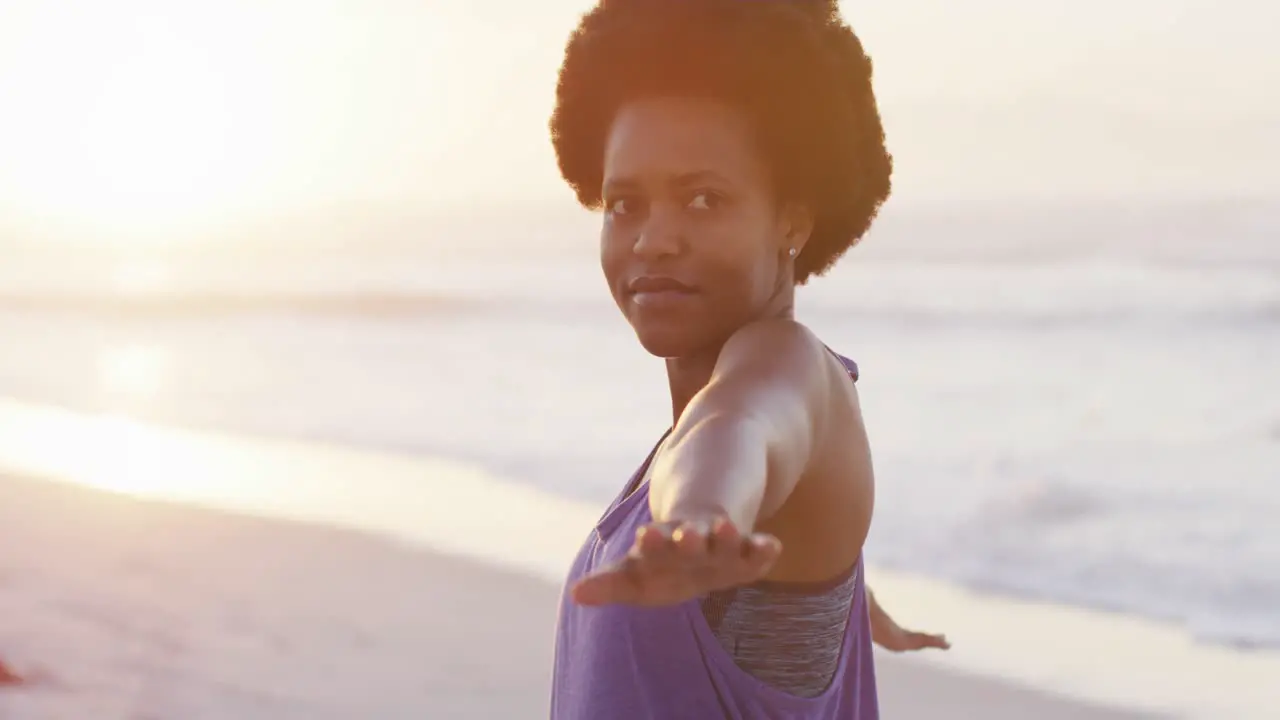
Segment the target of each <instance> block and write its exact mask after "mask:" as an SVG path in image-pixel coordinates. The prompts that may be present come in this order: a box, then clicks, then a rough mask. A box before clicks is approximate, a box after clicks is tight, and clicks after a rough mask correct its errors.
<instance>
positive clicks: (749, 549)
mask: <svg viewBox="0 0 1280 720" xmlns="http://www.w3.org/2000/svg"><path fill="white" fill-rule="evenodd" d="M781 552H782V544H781V543H780V542H778V539H777V538H775V537H773V536H771V535H764V534H760V533H757V534H753V535H751V536H749V537H743V536H742V535H741V534H740V533H739V532H738V530H737V528H735V527H734V526H733V524H732V523H731V522H729V521H727V520H723V519H722V520H717V521H715V522H714V523H701V522H688V523H653V524H650V525H647V526H645V527H643V528H641V529H640V530H639V531H637V532H636V540H635V543H634V544H633V545H632V547H631V550H630V551H629V552H628V553H627V556H626V558H624V559H623V560H622V561H621V562H619V563H617V564H615V565H613V566H611V567H608V568H605V569H602V570H599V571H597V572H594V573H592V574H590V575H588V576H586V577H584V578H583V579H582V580H580V581H578V583H577V584H576V585H574V587H573V591H572V592H573V599H574V601H575V602H577V603H579V604H581V605H611V604H626V605H641V606H647V607H654V606H659V605H676V604H679V603H682V602H685V601H687V600H692V599H694V598H699V597H704V596H705V595H707V593H710V592H713V591H716V590H724V589H726V588H730V587H734V586H737V585H745V584H747V583H752V582H755V581H756V580H759V579H761V578H762V577H764V575H765V573H767V572H768V571H769V568H770V567H772V566H773V563H774V562H775V561H776V560H777V559H778V555H779V554H780V553H781Z"/></svg>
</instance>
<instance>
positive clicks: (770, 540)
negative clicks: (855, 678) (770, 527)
mask: <svg viewBox="0 0 1280 720" xmlns="http://www.w3.org/2000/svg"><path fill="white" fill-rule="evenodd" d="M780 554H782V543H781V542H779V540H778V538H776V537H774V536H772V535H769V534H767V533H752V534H751V535H749V536H748V537H745V538H743V540H742V559H743V560H746V561H747V562H748V563H749V564H750V565H751V566H753V567H756V566H761V565H772V564H773V562H774V561H775V560H777V559H778V556H779V555H780Z"/></svg>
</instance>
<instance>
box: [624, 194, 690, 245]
mask: <svg viewBox="0 0 1280 720" xmlns="http://www.w3.org/2000/svg"><path fill="white" fill-rule="evenodd" d="M664 205H665V203H663V204H661V205H659V204H657V203H655V204H654V205H653V206H652V207H651V208H650V210H649V212H648V214H647V215H646V217H645V219H644V224H642V225H641V226H640V232H639V233H638V234H637V235H636V240H635V244H634V245H633V246H632V248H631V249H632V252H634V253H635V254H636V255H639V256H641V257H644V258H657V257H664V256H669V255H678V254H679V253H680V251H681V250H682V249H683V248H684V244H685V238H684V228H683V227H682V223H681V218H680V213H678V212H676V211H674V210H672V209H670V208H666V207H664Z"/></svg>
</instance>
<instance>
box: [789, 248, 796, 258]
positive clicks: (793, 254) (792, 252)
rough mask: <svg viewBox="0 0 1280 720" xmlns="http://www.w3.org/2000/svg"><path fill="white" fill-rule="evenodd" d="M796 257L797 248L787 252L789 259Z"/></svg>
mask: <svg viewBox="0 0 1280 720" xmlns="http://www.w3.org/2000/svg"><path fill="white" fill-rule="evenodd" d="M795 256H796V249H795V248H791V249H790V250H788V251H787V257H795Z"/></svg>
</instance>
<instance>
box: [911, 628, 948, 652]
mask: <svg viewBox="0 0 1280 720" xmlns="http://www.w3.org/2000/svg"><path fill="white" fill-rule="evenodd" d="M908 638H909V641H910V644H911V646H912V647H913V648H914V649H916V650H923V649H925V648H937V649H938V650H950V649H951V643H950V642H948V641H947V636H946V635H935V634H932V633H922V632H913V633H910V634H909V636H908Z"/></svg>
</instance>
